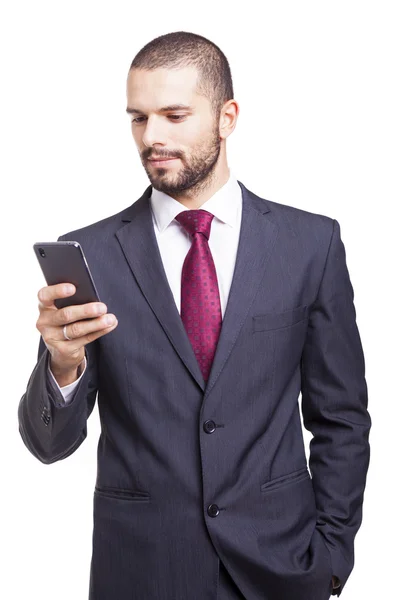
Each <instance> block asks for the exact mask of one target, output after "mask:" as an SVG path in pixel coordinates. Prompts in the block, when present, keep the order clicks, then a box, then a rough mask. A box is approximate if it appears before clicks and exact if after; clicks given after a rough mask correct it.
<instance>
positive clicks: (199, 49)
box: [129, 31, 233, 118]
mask: <svg viewBox="0 0 400 600" xmlns="http://www.w3.org/2000/svg"><path fill="white" fill-rule="evenodd" d="M189 66H194V67H195V68H197V70H198V73H199V77H198V82H197V88H196V91H197V93H198V94H200V95H202V96H205V97H206V98H208V99H209V100H210V103H211V111H212V112H213V113H214V116H215V118H218V117H219V114H220V112H221V109H222V107H223V105H224V104H225V102H227V101H228V100H231V99H233V83H232V75H231V69H230V66H229V63H228V60H227V58H226V56H225V54H224V53H223V52H222V51H221V50H220V48H218V46H217V45H216V44H214V43H213V42H211V41H210V40H208V39H207V38H205V37H203V36H201V35H197V34H196V33H191V32H188V31H174V32H172V33H167V34H165V35H161V36H159V37H157V38H155V39H153V40H152V41H151V42H149V43H148V44H146V45H145V46H143V48H142V49H141V50H140V51H139V52H138V53H137V54H136V56H135V58H134V59H133V61H132V64H131V66H130V69H129V70H130V71H131V70H132V69H145V70H149V71H151V70H154V69H159V68H167V69H168V68H172V69H174V68H184V67H189Z"/></svg>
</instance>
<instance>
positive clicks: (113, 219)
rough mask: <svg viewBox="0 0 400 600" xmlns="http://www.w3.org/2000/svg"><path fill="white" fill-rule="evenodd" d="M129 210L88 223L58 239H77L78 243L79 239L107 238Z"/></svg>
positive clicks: (128, 208)
mask: <svg viewBox="0 0 400 600" xmlns="http://www.w3.org/2000/svg"><path fill="white" fill-rule="evenodd" d="M130 209H131V206H129V207H126V208H124V209H123V210H121V211H119V212H117V213H115V214H113V215H110V216H108V217H105V218H104V219H100V220H99V221H95V222H94V223H90V224H89V225H85V226H84V227H79V228H78V229H74V230H73V231H69V232H67V233H64V234H63V235H61V236H60V238H59V239H63V240H75V238H77V239H76V241H79V239H82V238H84V239H90V238H91V237H93V236H96V237H97V238H99V236H105V237H107V236H109V235H112V234H113V233H114V232H115V231H116V229H117V228H118V226H119V225H120V224H121V222H122V221H123V219H124V216H125V215H127V214H128V211H129V210H130Z"/></svg>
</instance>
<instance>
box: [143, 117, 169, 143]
mask: <svg viewBox="0 0 400 600" xmlns="http://www.w3.org/2000/svg"><path fill="white" fill-rule="evenodd" d="M142 141H143V144H144V145H145V146H147V147H149V148H150V147H151V146H154V144H161V145H162V146H165V145H166V132H165V131H164V129H163V127H162V125H161V123H160V121H158V122H156V120H155V119H151V118H149V119H148V120H147V123H146V126H145V128H144V132H143V137H142Z"/></svg>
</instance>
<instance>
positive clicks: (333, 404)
mask: <svg viewBox="0 0 400 600" xmlns="http://www.w3.org/2000/svg"><path fill="white" fill-rule="evenodd" d="M353 299H354V293H353V288H352V285H351V282H350V278H349V273H348V270H347V265H346V255H345V248H344V245H343V242H342V240H341V237H340V226H339V223H338V222H337V221H335V220H333V230H332V237H331V240H330V246H329V251H328V255H327V258H326V263H325V268H324V272H323V276H322V280H321V283H320V287H319V290H318V294H317V297H316V299H315V301H314V303H313V305H312V307H311V311H310V320H309V324H308V331H307V338H306V342H305V346H304V350H303V355H302V361H301V376H302V384H301V392H302V399H301V403H302V414H303V422H304V426H305V428H306V429H308V430H309V431H310V432H311V433H312V435H313V437H312V440H311V442H310V459H309V466H310V471H311V475H312V483H313V487H314V492H315V499H316V507H317V524H316V527H317V528H318V529H319V531H320V532H321V534H322V535H323V536H324V540H325V542H326V545H327V547H328V549H329V551H330V555H331V562H332V573H333V575H336V576H337V577H338V578H339V579H340V583H341V586H340V587H339V588H338V589H336V590H335V591H334V592H333V594H334V595H338V596H340V594H341V592H342V590H343V586H344V584H345V582H346V580H347V578H348V577H349V575H350V573H351V571H352V569H353V566H354V538H355V535H356V533H357V531H358V529H359V527H360V525H361V520H362V503H363V496H364V489H365V484H366V476H367V470H368V466H369V458H370V447H369V442H368V438H369V431H370V427H371V419H370V415H369V413H368V411H367V405H368V397H367V384H366V381H365V363H364V355H363V350H362V346H361V340H360V335H359V332H358V328H357V324H356V312H355V307H354V304H353Z"/></svg>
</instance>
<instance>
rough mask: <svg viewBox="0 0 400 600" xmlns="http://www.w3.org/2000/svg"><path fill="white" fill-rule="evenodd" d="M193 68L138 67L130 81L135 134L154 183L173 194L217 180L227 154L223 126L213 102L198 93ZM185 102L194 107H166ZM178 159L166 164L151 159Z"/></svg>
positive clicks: (195, 73) (128, 84)
mask: <svg viewBox="0 0 400 600" xmlns="http://www.w3.org/2000/svg"><path fill="white" fill-rule="evenodd" d="M197 77H198V73H197V70H196V69H195V68H193V67H185V68H182V69H176V70H169V69H157V70H154V71H145V70H141V69H140V70H138V69H133V70H131V71H130V72H129V75H128V80H127V100H128V112H130V111H129V109H132V108H133V109H135V110H137V111H138V112H135V113H130V118H131V121H132V123H131V127H132V135H133V138H134V140H135V143H136V146H137V148H138V151H139V155H140V158H141V161H142V164H143V166H144V168H145V171H146V173H147V175H148V177H149V179H150V182H151V185H152V186H153V187H154V188H155V189H156V190H159V191H162V192H165V193H166V194H168V195H170V196H174V195H179V193H181V192H184V191H185V190H189V189H191V188H194V189H196V188H201V187H202V186H205V185H207V181H209V180H211V177H212V175H213V172H214V170H215V167H216V163H217V161H218V157H219V154H220V150H221V139H220V135H219V122H218V121H217V120H216V118H215V116H214V115H213V114H212V112H211V103H210V101H209V100H208V99H207V98H205V97H204V96H200V95H199V94H197V93H196V91H195V89H196V83H197ZM177 104H181V105H184V106H187V107H191V108H178V107H175V108H170V109H168V110H162V109H163V108H166V107H173V105H177ZM155 157H158V158H173V159H174V160H169V161H168V162H165V163H158V164H157V163H155V162H151V160H149V159H151V158H155Z"/></svg>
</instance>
